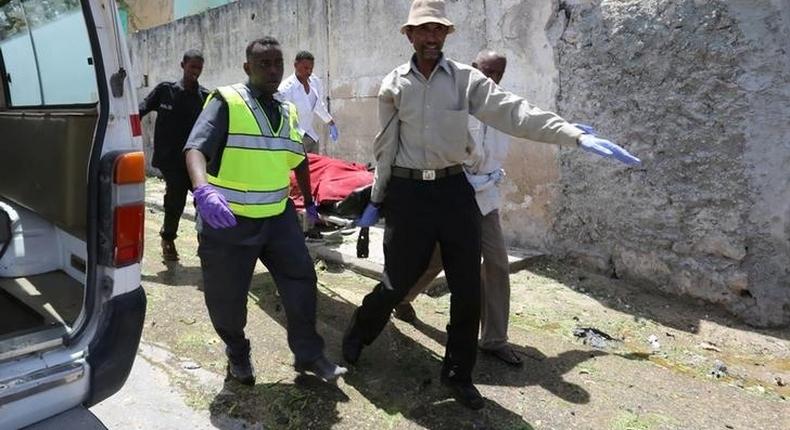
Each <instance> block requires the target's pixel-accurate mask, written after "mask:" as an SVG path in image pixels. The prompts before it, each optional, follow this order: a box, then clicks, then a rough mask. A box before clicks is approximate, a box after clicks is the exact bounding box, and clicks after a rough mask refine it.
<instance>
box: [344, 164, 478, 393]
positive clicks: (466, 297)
mask: <svg viewBox="0 0 790 430" xmlns="http://www.w3.org/2000/svg"><path fill="white" fill-rule="evenodd" d="M384 215H385V217H386V230H385V232H384V261H385V262H384V275H383V276H384V279H383V280H382V282H381V283H379V284H378V285H377V286H376V288H375V289H374V290H373V292H371V293H370V294H368V295H367V296H365V299H364V300H363V302H362V306H360V307H359V308H358V309H357V311H356V312H355V314H354V317H353V321H352V326H351V334H352V335H354V336H357V337H359V338H360V339H361V340H362V341H363V343H365V344H370V343H371V342H373V340H374V339H375V338H376V337H377V336H378V335H379V333H380V332H381V330H382V329H383V328H384V326H385V325H386V324H387V321H388V320H389V318H390V313H391V312H392V309H393V308H394V307H395V305H397V304H398V303H400V302H401V301H402V300H403V298H404V296H406V294H407V293H408V292H409V290H410V289H411V287H412V286H413V285H414V284H415V283H416V282H417V279H419V277H420V275H422V274H423V273H424V272H425V269H426V268H427V267H428V263H429V262H430V260H431V255H432V253H433V250H434V246H435V245H436V243H438V244H439V246H440V247H441V252H442V262H443V265H444V270H445V274H446V275H447V283H448V285H449V287H450V293H451V298H450V324H448V325H447V345H446V350H445V355H444V363H443V365H442V375H443V376H445V377H448V378H450V379H453V380H457V381H461V382H471V379H472V376H471V375H472V368H473V367H474V365H475V361H476V359H477V333H478V327H479V323H480V218H481V216H480V210H479V209H478V207H477V203H476V202H475V198H474V191H473V189H472V187H471V186H470V185H469V183H468V182H467V180H466V177H465V176H464V175H463V174H458V175H453V176H450V177H447V178H442V179H437V180H435V181H419V180H413V179H401V178H392V179H391V180H390V183H389V185H388V187H387V197H386V199H385V200H384Z"/></svg>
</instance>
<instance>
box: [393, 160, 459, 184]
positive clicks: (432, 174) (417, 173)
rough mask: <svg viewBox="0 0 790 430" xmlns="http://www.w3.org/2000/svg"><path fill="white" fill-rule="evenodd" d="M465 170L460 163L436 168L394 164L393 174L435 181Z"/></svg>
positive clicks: (400, 176)
mask: <svg viewBox="0 0 790 430" xmlns="http://www.w3.org/2000/svg"><path fill="white" fill-rule="evenodd" d="M463 171H464V167H463V166H461V165H460V164H456V165H455V166H450V167H445V168H444V169H436V170H421V169H407V168H405V167H398V166H392V176H394V177H396V178H404V179H417V180H419V181H434V180H436V179H441V178H445V177H447V176H452V175H457V174H459V173H463Z"/></svg>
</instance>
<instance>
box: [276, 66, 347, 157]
mask: <svg viewBox="0 0 790 430" xmlns="http://www.w3.org/2000/svg"><path fill="white" fill-rule="evenodd" d="M314 65H315V57H313V54H311V53H309V52H307V51H301V52H299V53H298V54H296V60H295V61H294V73H293V74H291V76H288V78H287V79H285V80H284V81H283V82H282V83H281V84H280V88H279V93H280V96H281V97H282V99H283V100H285V101H289V102H291V103H293V104H295V105H296V109H297V112H298V113H299V128H300V129H301V130H300V131H301V132H302V144H303V145H304V149H305V151H306V152H310V153H313V154H318V152H319V151H318V150H319V145H318V132H316V130H315V128H313V113H315V114H316V115H318V117H319V118H321V120H323V121H324V122H325V123H327V124H329V137H330V138H331V139H332V141H334V142H337V138H338V131H337V126H336V125H335V120H334V119H333V118H332V115H330V114H329V112H328V111H327V110H326V105H325V104H324V91H323V89H322V88H321V81H320V80H318V78H316V77H315V76H313V66H314Z"/></svg>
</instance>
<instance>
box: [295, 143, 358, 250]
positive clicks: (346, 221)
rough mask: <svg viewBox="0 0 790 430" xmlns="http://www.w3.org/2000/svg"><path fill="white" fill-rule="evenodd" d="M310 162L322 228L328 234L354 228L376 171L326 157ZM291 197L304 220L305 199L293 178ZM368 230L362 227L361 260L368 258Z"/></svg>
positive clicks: (308, 231)
mask: <svg viewBox="0 0 790 430" xmlns="http://www.w3.org/2000/svg"><path fill="white" fill-rule="evenodd" d="M307 158H308V161H309V163H310V186H311V192H312V194H313V200H314V201H315V203H316V205H317V206H318V213H319V217H320V221H321V223H322V225H321V226H317V227H318V228H320V229H323V230H324V231H326V230H327V229H329V230H339V229H350V228H353V227H354V222H355V221H356V219H357V218H359V216H360V215H361V214H362V211H363V210H364V209H365V206H367V204H368V202H369V201H370V192H371V188H372V187H373V172H372V171H371V169H370V168H368V166H366V165H364V164H360V163H354V162H350V161H346V160H341V159H338V158H332V157H328V156H324V155H316V154H307ZM290 197H291V199H292V200H293V202H294V205H295V206H296V208H297V210H298V211H299V212H300V213H301V215H302V218H303V219H304V218H306V217H304V213H303V212H304V199H303V196H302V193H301V190H300V189H299V186H298V184H297V182H296V178H295V176H294V175H291V190H290ZM302 225H303V228H304V230H305V232H306V234H307V235H308V237H310V235H311V234H312V235H316V234H320V232H318V231H316V229H311V228H308V226H307V225H306V223H304V222H303V224H302ZM368 242H369V239H368V228H361V229H360V231H359V236H358V237H357V257H359V258H366V257H367V256H368Z"/></svg>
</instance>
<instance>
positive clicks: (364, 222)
mask: <svg viewBox="0 0 790 430" xmlns="http://www.w3.org/2000/svg"><path fill="white" fill-rule="evenodd" d="M378 221H379V208H377V207H376V206H375V205H374V204H373V203H368V205H367V206H366V207H365V210H364V211H363V212H362V216H361V217H359V219H357V221H356V225H357V227H370V226H372V225H375V224H376V223H377V222H378Z"/></svg>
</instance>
